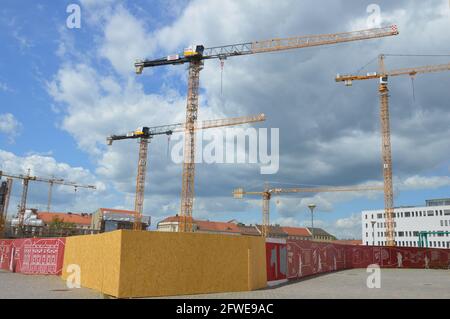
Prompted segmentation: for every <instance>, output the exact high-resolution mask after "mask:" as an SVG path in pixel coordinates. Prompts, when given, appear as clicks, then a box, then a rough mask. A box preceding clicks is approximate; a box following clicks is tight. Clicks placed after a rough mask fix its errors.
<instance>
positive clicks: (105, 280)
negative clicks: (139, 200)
mask: <svg viewBox="0 0 450 319" xmlns="http://www.w3.org/2000/svg"><path fill="white" fill-rule="evenodd" d="M121 238H122V236H121V232H120V231H115V232H109V233H104V234H98V235H87V236H77V237H68V238H67V239H66V249H65V255H64V267H63V273H62V278H63V279H67V277H68V276H69V275H70V274H69V273H67V267H68V265H70V264H76V265H79V266H80V269H81V286H83V287H87V288H91V289H95V290H98V291H100V292H103V293H105V294H107V295H111V296H118V294H119V280H120V254H121Z"/></svg>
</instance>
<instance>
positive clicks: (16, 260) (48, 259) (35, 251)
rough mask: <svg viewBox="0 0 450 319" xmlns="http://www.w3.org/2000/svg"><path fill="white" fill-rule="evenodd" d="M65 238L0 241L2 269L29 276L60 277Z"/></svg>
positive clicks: (0, 266)
mask: <svg viewBox="0 0 450 319" xmlns="http://www.w3.org/2000/svg"><path fill="white" fill-rule="evenodd" d="M64 247H65V239H64V238H50V239H49V238H26V239H14V240H0V269H4V270H9V271H12V272H17V273H22V274H29V275H60V274H61V272H62V266H63V262H64Z"/></svg>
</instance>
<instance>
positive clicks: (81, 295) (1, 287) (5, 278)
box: [0, 270, 103, 299]
mask: <svg viewBox="0 0 450 319" xmlns="http://www.w3.org/2000/svg"><path fill="white" fill-rule="evenodd" d="M19 298H20V299H97V298H103V297H102V294H100V293H99V292H96V291H94V290H90V289H85V288H81V289H67V286H66V282H65V281H64V280H61V278H59V277H57V276H26V275H21V274H13V273H9V272H5V271H2V270H0V299H19Z"/></svg>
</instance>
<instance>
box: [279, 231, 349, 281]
mask: <svg viewBox="0 0 450 319" xmlns="http://www.w3.org/2000/svg"><path fill="white" fill-rule="evenodd" d="M287 252H288V262H287V264H288V278H290V279H291V278H301V277H305V276H310V275H315V274H320V273H324V272H330V271H337V270H341V269H345V268H347V262H346V247H345V246H343V245H333V244H328V243H317V242H311V241H291V240H289V241H288V242H287Z"/></svg>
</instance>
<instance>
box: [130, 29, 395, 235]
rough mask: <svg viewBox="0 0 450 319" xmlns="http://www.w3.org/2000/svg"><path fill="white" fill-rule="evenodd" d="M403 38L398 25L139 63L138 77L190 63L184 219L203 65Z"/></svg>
mask: <svg viewBox="0 0 450 319" xmlns="http://www.w3.org/2000/svg"><path fill="white" fill-rule="evenodd" d="M397 34H399V32H398V28H397V26H395V25H392V26H388V27H383V28H374V29H367V30H361V31H352V32H343V33H333V34H321V35H310V36H300V37H291V38H278V39H271V40H265V41H255V42H248V43H241V44H233V45H226V46H220V47H212V48H205V47H204V46H203V45H193V46H191V47H189V48H187V49H185V50H184V51H183V53H181V54H174V55H169V56H168V57H165V58H161V59H156V60H145V61H138V62H136V63H135V68H136V73H137V74H141V73H142V71H143V69H144V68H148V67H156V66H163V65H176V64H184V63H189V76H188V93H187V105H186V126H185V147H184V163H183V180H182V191H181V210H180V216H181V217H182V219H183V218H186V219H187V220H192V210H193V205H194V178H195V138H194V130H195V122H196V121H197V113H198V105H199V103H198V97H199V82H200V71H201V70H202V69H203V61H204V60H210V59H219V60H220V61H221V62H223V61H224V60H225V59H227V58H229V57H234V56H240V55H249V54H256V53H264V52H275V51H285V50H291V49H300V48H307V47H314V46H322V45H328V44H336V43H343V42H351V41H359V40H368V39H377V38H382V37H388V36H394V35H397ZM181 231H192V225H188V226H187V227H185V228H181Z"/></svg>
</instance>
